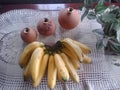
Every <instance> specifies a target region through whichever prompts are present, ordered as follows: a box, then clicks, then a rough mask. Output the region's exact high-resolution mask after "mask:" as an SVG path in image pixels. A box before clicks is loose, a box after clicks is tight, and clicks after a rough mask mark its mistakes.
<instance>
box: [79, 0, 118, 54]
mask: <svg viewBox="0 0 120 90" xmlns="http://www.w3.org/2000/svg"><path fill="white" fill-rule="evenodd" d="M86 1H88V0H85V4H84V5H85V6H84V9H83V10H84V13H83V15H82V17H81V21H82V20H83V19H84V18H85V17H87V18H88V19H90V20H91V19H96V20H97V22H98V23H100V24H101V26H102V28H103V30H101V29H96V30H93V32H94V33H96V35H97V36H99V37H100V39H99V40H98V42H97V43H96V48H97V49H100V48H102V47H105V48H107V49H110V50H111V51H114V52H115V53H117V54H118V53H119V54H120V8H119V7H118V6H115V5H110V6H108V7H106V6H104V0H100V1H99V2H98V4H97V5H96V6H95V8H94V9H92V10H90V9H91V8H90V5H89V4H91V3H89V4H88V3H86ZM91 5H92V4H91ZM108 47H109V48H108Z"/></svg>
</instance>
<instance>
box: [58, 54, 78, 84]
mask: <svg viewBox="0 0 120 90" xmlns="http://www.w3.org/2000/svg"><path fill="white" fill-rule="evenodd" d="M60 55H61V57H62V59H63V61H64V63H65V66H66V67H67V69H68V71H69V73H70V76H71V77H72V79H73V80H74V81H75V82H77V83H78V82H79V76H78V74H77V72H76V70H75V68H74V67H73V65H72V63H71V62H70V60H69V58H68V57H67V56H66V55H65V54H64V53H61V54H60Z"/></svg>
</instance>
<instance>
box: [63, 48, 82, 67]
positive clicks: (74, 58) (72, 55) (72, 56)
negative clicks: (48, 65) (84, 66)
mask: <svg viewBox="0 0 120 90" xmlns="http://www.w3.org/2000/svg"><path fill="white" fill-rule="evenodd" d="M62 52H63V53H65V54H66V55H67V56H68V57H69V58H70V61H71V62H72V64H73V66H74V68H75V69H79V68H80V65H79V59H78V57H77V56H76V54H75V53H74V52H72V51H70V50H69V49H67V48H63V49H62Z"/></svg>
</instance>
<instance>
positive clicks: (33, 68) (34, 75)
mask: <svg viewBox="0 0 120 90" xmlns="http://www.w3.org/2000/svg"><path fill="white" fill-rule="evenodd" d="M43 54H44V49H43V48H40V47H38V48H36V49H35V50H34V52H33V54H32V56H31V59H30V64H29V65H30V66H29V70H30V76H31V79H32V82H33V83H34V82H36V81H37V79H38V75H39V69H40V63H41V60H42V56H43Z"/></svg>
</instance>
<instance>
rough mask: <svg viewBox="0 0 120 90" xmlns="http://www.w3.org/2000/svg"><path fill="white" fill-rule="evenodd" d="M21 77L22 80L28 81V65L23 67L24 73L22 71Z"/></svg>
mask: <svg viewBox="0 0 120 90" xmlns="http://www.w3.org/2000/svg"><path fill="white" fill-rule="evenodd" d="M23 77H24V80H25V81H26V80H28V79H29V78H30V70H29V63H28V65H27V66H26V67H25V69H24V71H23Z"/></svg>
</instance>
